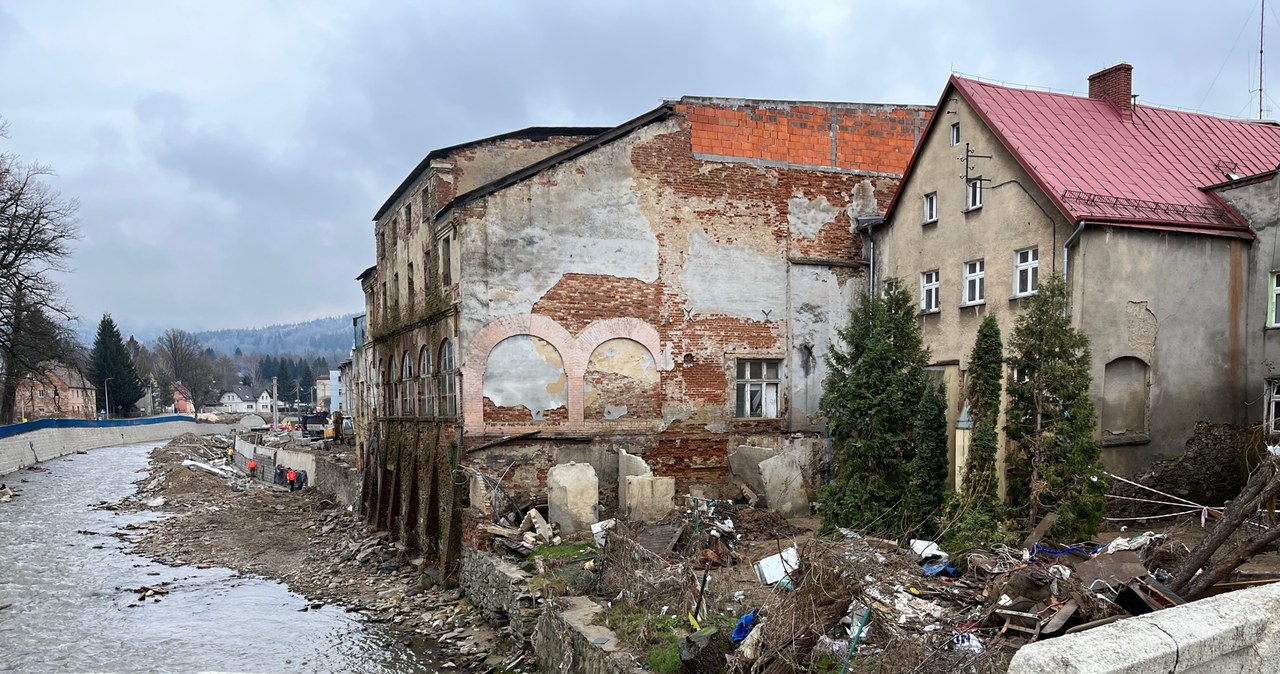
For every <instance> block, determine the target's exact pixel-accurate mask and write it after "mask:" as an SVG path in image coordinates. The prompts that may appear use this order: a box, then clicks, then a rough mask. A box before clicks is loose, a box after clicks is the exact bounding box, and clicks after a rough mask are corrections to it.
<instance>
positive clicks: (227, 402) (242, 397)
mask: <svg viewBox="0 0 1280 674" xmlns="http://www.w3.org/2000/svg"><path fill="white" fill-rule="evenodd" d="M215 407H216V408H217V409H219V410H221V411H223V412H229V413H232V414H247V413H249V412H270V411H271V391H270V390H268V389H253V388H249V387H248V386H241V385H236V386H233V387H231V388H230V389H226V390H224V391H222V394H221V395H220V396H219V397H218V404H217V405H216V406H215Z"/></svg>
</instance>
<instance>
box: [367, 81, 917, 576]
mask: <svg viewBox="0 0 1280 674" xmlns="http://www.w3.org/2000/svg"><path fill="white" fill-rule="evenodd" d="M930 115H931V108H929V107H926V106H897V105H867V104H856V103H798V102H782V101H750V100H731V99H713V98H694V97H686V98H682V99H680V100H678V101H670V102H667V103H664V104H663V105H661V106H659V107H658V108H656V109H654V110H652V111H649V112H647V113H645V114H643V115H641V116H639V117H637V118H635V119H633V120H631V121H628V122H626V123H624V124H622V125H620V126H617V127H614V128H609V129H598V128H531V129H525V130H522V131H516V132H513V133H508V134H504V135H500V136H494V137H492V138H486V139H482V140H477V141H474V142H469V143H464V144H461V145H457V146H453V147H449V148H444V149H440V150H435V151H433V152H431V153H430V154H428V155H427V157H426V158H424V159H423V161H422V162H421V163H420V164H418V166H417V167H416V168H415V169H414V170H413V171H412V172H411V173H410V174H409V176H408V177H407V178H405V180H404V181H403V182H402V183H401V184H400V185H399V187H397V188H396V190H395V191H394V192H393V193H392V194H391V196H390V197H389V198H388V199H387V201H386V203H385V204H384V205H383V206H382V207H381V208H380V209H379V210H378V212H377V214H376V216H375V218H374V220H375V228H374V234H375V237H376V241H377V252H376V255H377V259H376V264H375V265H374V266H373V267H371V268H370V269H368V270H367V271H366V272H365V273H363V274H362V275H361V276H360V278H359V281H360V282H361V285H362V288H363V289H364V291H365V298H366V317H365V320H366V321H367V324H366V325H364V326H361V327H359V328H358V329H359V330H361V331H362V333H365V334H367V339H363V338H364V337H365V334H362V335H361V337H362V339H363V341H362V345H361V347H360V349H359V354H357V355H358V357H357V358H356V359H355V360H354V361H353V372H352V374H351V377H352V380H353V382H352V383H353V385H352V393H353V396H357V397H358V398H359V399H353V401H352V409H353V410H355V411H356V413H357V415H358V416H364V417H365V418H363V419H358V420H357V427H358V428H360V429H363V430H362V432H361V434H360V437H359V438H358V442H359V445H360V447H361V454H362V460H363V462H364V466H365V480H364V497H363V499H364V503H363V507H364V508H365V512H366V513H367V517H368V518H369V520H370V521H371V522H374V523H376V524H377V525H378V526H379V527H381V528H387V529H390V530H392V531H393V532H394V533H395V534H396V535H397V536H398V537H400V538H401V539H402V540H404V541H405V542H406V543H407V544H408V545H409V546H410V547H412V548H417V549H421V550H423V552H424V554H425V556H427V557H428V559H431V560H433V565H436V566H437V567H438V568H439V569H440V570H441V571H442V572H444V573H449V572H450V571H451V570H452V569H453V568H455V566H456V563H457V559H458V553H459V546H460V545H461V542H462V538H463V536H464V532H463V529H464V526H463V524H464V520H463V517H464V515H463V512H464V510H465V509H466V508H467V507H468V506H469V505H475V506H477V508H483V507H484V505H485V504H483V503H470V501H471V499H472V494H471V491H472V490H471V489H469V488H468V476H471V475H475V474H485V475H489V476H492V478H494V479H496V480H498V481H500V484H501V486H502V487H503V489H504V490H505V491H506V492H508V493H512V494H521V495H524V496H527V497H529V498H534V499H536V498H540V497H541V496H542V495H545V494H546V493H547V484H548V474H549V473H550V472H552V471H553V469H554V467H557V466H562V465H567V464H569V463H570V462H573V463H574V464H575V467H579V466H583V465H584V464H585V465H586V466H589V467H590V471H588V472H590V473H591V474H592V475H593V476H594V479H595V480H596V484H597V485H598V487H597V500H596V505H592V504H590V503H588V504H586V505H585V506H584V507H585V508H586V511H585V512H584V513H583V514H580V515H579V516H578V518H579V519H593V517H592V515H595V516H599V515H601V514H605V513H607V512H610V511H612V512H617V510H616V509H617V508H618V506H619V500H620V499H622V500H625V498H626V495H625V494H618V493H617V489H618V486H619V477H620V476H621V477H622V478H623V482H622V485H621V486H623V489H624V491H625V488H626V484H627V481H626V478H627V476H629V475H630V476H633V477H632V479H633V480H634V479H635V478H636V477H645V476H651V477H654V478H660V479H661V480H664V481H667V482H666V483H665V485H663V486H660V487H659V488H657V491H656V493H657V494H658V497H659V498H661V497H662V496H663V495H664V494H667V493H670V492H671V491H672V490H673V489H675V488H678V489H679V490H681V491H684V490H689V489H693V490H701V493H704V494H705V495H708V496H710V497H714V496H716V495H717V494H718V493H719V490H724V489H727V483H728V481H729V479H730V475H729V472H730V471H729V456H730V455H731V454H733V453H734V452H735V451H736V450H737V449H738V448H739V447H741V446H750V447H753V448H758V449H757V450H754V451H759V452H764V453H765V454H767V455H780V454H781V455H786V456H787V457H789V458H788V460H789V461H792V462H794V464H795V465H797V466H798V467H799V469H800V471H801V472H802V473H803V474H804V475H806V476H807V477H808V478H809V479H812V476H813V474H814V472H815V471H816V470H820V468H821V466H822V461H823V460H824V457H825V456H826V449H825V447H826V444H825V439H824V422H823V419H822V417H821V415H820V413H819V409H818V403H819V399H820V397H821V393H822V381H823V379H824V376H825V369H826V363H825V356H826V353H827V350H828V344H829V343H830V342H831V340H832V339H833V338H834V336H835V331H836V330H837V329H838V328H839V327H841V326H842V325H843V324H844V323H845V321H846V320H847V316H848V314H849V310H850V307H851V305H852V303H853V302H854V301H855V298H856V297H857V295H858V294H859V293H860V292H861V291H863V290H864V289H865V288H866V277H867V274H866V262H864V255H863V250H862V244H861V239H860V237H859V235H858V234H857V233H856V231H855V223H856V220H857V218H858V217H860V216H861V217H865V216H873V215H877V214H880V213H882V212H883V211H884V208H885V207H886V206H887V205H888V203H889V201H890V199H891V197H892V195H893V193H894V191H895V190H896V188H897V185H898V179H899V177H900V174H901V173H902V171H903V168H904V167H905V166H906V164H907V160H908V158H909V157H910V156H911V154H912V151H913V149H914V148H915V146H916V143H917V142H918V141H919V139H920V138H921V136H922V134H923V132H924V130H925V127H926V124H927V122H928V120H929V118H930ZM361 410H368V412H367V413H364V414H362V413H361ZM579 470H580V471H581V470H584V469H581V468H579ZM559 479H560V477H556V480H559ZM664 490H666V491H664ZM477 498H479V497H477ZM666 498H670V497H669V496H666ZM806 508H807V503H806ZM592 509H594V512H592ZM472 512H475V511H472ZM636 514H637V515H643V514H644V513H641V512H639V511H637V513H636ZM467 530H468V531H474V528H473V527H467Z"/></svg>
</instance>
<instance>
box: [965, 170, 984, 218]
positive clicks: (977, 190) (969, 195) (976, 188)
mask: <svg viewBox="0 0 1280 674" xmlns="http://www.w3.org/2000/svg"><path fill="white" fill-rule="evenodd" d="M964 203H965V208H964V210H965V212H966V213H968V212H969V211H976V210H978V209H980V208H982V178H970V179H969V182H968V183H967V184H966V185H965V189H964Z"/></svg>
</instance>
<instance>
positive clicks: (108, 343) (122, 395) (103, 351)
mask: <svg viewBox="0 0 1280 674" xmlns="http://www.w3.org/2000/svg"><path fill="white" fill-rule="evenodd" d="M90 370H91V372H92V375H91V376H92V378H93V385H94V387H95V388H96V389H97V391H98V393H97V395H98V406H99V407H102V408H105V407H106V404H107V401H110V403H111V409H110V410H109V411H110V413H111V416H121V417H123V416H129V415H130V414H132V413H133V408H134V404H135V403H136V402H138V399H139V398H141V397H142V396H143V395H144V394H145V393H146V392H147V389H146V387H145V386H143V385H142V379H141V378H139V377H138V371H137V369H136V368H135V367H134V365H133V359H132V358H130V357H129V350H128V349H126V348H125V345H124V339H123V338H122V337H121V336H120V329H119V328H118V327H116V323H115V321H113V320H112V319H111V314H107V313H104V314H102V320H101V321H99V322H98V334H97V336H96V337H94V340H93V352H92V353H91V354H90ZM104 387H105V388H104Z"/></svg>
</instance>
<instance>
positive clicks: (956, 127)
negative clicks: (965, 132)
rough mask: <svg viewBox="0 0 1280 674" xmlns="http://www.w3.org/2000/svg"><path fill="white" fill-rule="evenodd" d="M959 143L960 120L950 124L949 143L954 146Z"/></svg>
mask: <svg viewBox="0 0 1280 674" xmlns="http://www.w3.org/2000/svg"><path fill="white" fill-rule="evenodd" d="M959 144H960V122H956V123H955V124H952V125H951V145H952V146H953V147H954V146H956V145H959Z"/></svg>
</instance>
